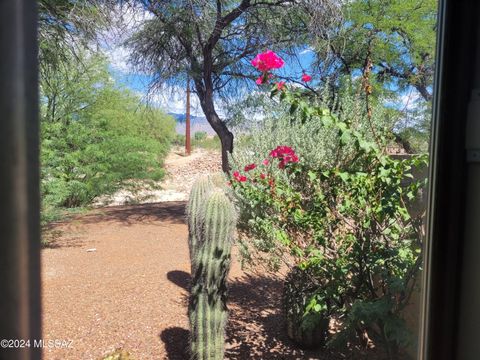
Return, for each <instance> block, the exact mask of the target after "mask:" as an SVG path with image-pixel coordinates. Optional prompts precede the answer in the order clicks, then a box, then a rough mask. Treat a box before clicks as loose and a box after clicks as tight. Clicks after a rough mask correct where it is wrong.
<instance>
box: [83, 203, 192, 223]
mask: <svg viewBox="0 0 480 360" xmlns="http://www.w3.org/2000/svg"><path fill="white" fill-rule="evenodd" d="M185 205H186V203H185V202H184V201H169V202H159V203H151V204H141V205H128V206H112V207H106V208H101V209H95V210H94V211H92V212H91V213H90V214H88V215H84V216H81V217H79V218H78V220H79V221H80V222H82V223H84V224H95V223H99V222H108V221H113V222H119V223H121V224H122V225H127V226H129V225H132V224H138V223H139V222H145V223H152V222H166V223H170V224H184V223H185Z"/></svg>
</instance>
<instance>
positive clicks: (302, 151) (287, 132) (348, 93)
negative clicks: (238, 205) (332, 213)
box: [232, 83, 397, 167]
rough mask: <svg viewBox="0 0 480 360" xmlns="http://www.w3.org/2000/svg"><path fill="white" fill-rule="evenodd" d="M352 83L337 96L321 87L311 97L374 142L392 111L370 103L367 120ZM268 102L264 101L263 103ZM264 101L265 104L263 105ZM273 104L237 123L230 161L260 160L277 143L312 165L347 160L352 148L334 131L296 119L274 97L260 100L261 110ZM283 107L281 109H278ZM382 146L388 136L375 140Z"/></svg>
mask: <svg viewBox="0 0 480 360" xmlns="http://www.w3.org/2000/svg"><path fill="white" fill-rule="evenodd" d="M356 86H357V85H356V84H353V83H348V84H347V85H345V88H344V89H343V90H342V91H341V93H340V95H337V96H334V95H333V94H332V92H331V91H330V90H329V87H328V86H325V87H324V89H323V91H321V93H320V94H319V96H318V97H316V98H315V99H314V102H315V104H316V106H318V107H319V108H322V109H332V108H333V109H335V110H334V113H335V116H336V117H337V118H338V119H339V121H342V122H345V123H348V124H349V126H350V127H351V128H354V129H355V130H357V131H359V132H360V133H361V134H363V135H364V137H365V139H366V140H369V141H375V135H374V134H380V133H382V134H383V133H385V130H389V129H392V127H393V126H394V124H395V122H396V121H397V117H396V114H395V113H394V112H392V111H391V109H388V108H386V107H384V106H382V105H381V102H377V103H375V104H374V105H373V108H374V109H373V111H372V117H371V119H369V120H368V121H367V119H366V116H365V114H364V111H363V110H364V107H363V105H362V102H361V99H360V98H359V96H358V95H355V93H356V90H357V89H356ZM267 102H268V103H267ZM266 103H267V104H266ZM272 103H277V104H276V106H275V108H276V111H275V112H267V113H265V114H264V115H265V116H264V118H262V119H261V120H257V121H255V122H251V123H249V124H246V123H245V122H244V123H242V126H238V127H237V128H236V130H237V141H236V142H235V148H234V154H233V156H232V162H233V163H234V164H238V166H241V165H242V164H246V163H248V162H260V161H261V160H263V159H262V156H264V154H266V153H267V152H268V151H270V150H271V149H273V148H275V147H276V146H277V145H278V144H282V145H287V146H290V147H292V148H294V149H295V151H296V153H297V154H298V155H299V156H300V157H301V158H302V159H304V160H305V161H307V162H308V163H310V164H312V166H323V167H327V166H334V165H335V164H337V163H339V162H342V161H348V159H349V158H350V157H351V156H352V154H353V153H354V151H355V148H354V147H353V146H352V144H350V143H348V144H344V145H342V146H340V139H339V137H338V136H337V133H338V131H337V130H336V129H334V128H331V127H325V126H324V125H323V124H322V123H321V122H318V121H297V120H299V119H295V118H292V114H290V111H289V107H287V106H286V103H285V102H283V101H280V102H279V100H278V98H277V97H274V98H273V99H271V100H264V102H263V104H264V106H263V111H265V110H266V111H269V110H270V108H271V107H272V106H273V105H272ZM280 109H283V111H279V110H280ZM378 140H380V141H382V142H384V143H383V144H382V146H386V143H385V142H387V143H391V141H392V140H391V139H389V138H384V139H378Z"/></svg>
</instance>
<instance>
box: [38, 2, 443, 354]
mask: <svg viewBox="0 0 480 360" xmlns="http://www.w3.org/2000/svg"><path fill="white" fill-rule="evenodd" d="M437 5H438V4H437V1H434V0H348V1H347V0H215V1H213V0H170V1H163V0H139V1H133V0H132V1H122V2H119V1H114V0H103V1H101V0H84V1H76V0H75V1H74V0H63V1H52V0H39V1H38V11H39V14H38V16H39V45H40V52H39V69H40V108H41V193H42V232H43V235H42V245H43V249H42V255H41V256H42V303H43V314H42V316H43V339H45V342H46V345H45V346H43V356H44V358H45V359H103V360H106V359H111V360H113V359H119V360H122V359H123V360H127V359H137V360H138V359H188V358H194V359H223V358H226V359H327V358H328V359H346V358H347V359H379V360H380V359H415V358H416V357H417V350H416V348H417V343H418V333H419V326H420V324H419V319H420V298H421V291H422V289H421V286H420V285H421V276H422V267H423V264H422V260H423V249H424V242H425V225H424V221H425V215H426V198H427V194H426V188H427V181H428V179H427V173H428V171H427V169H428V163H429V161H428V160H429V154H428V151H429V140H430V139H429V135H430V123H431V107H432V106H431V104H432V96H433V78H434V71H435V45H436V44H435V40H436V31H437ZM187 98H188V100H187ZM187 143H188V145H187ZM49 341H50V342H49Z"/></svg>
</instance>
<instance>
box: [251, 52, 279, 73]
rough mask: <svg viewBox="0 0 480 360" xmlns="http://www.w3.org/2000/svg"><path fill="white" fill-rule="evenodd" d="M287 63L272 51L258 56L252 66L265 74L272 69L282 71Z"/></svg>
mask: <svg viewBox="0 0 480 360" xmlns="http://www.w3.org/2000/svg"><path fill="white" fill-rule="evenodd" d="M284 64H285V62H284V61H283V60H282V58H280V57H279V56H278V55H277V54H275V53H274V52H273V51H271V50H267V51H265V52H264V53H261V54H258V55H257V56H256V57H255V59H253V60H252V65H253V66H254V67H255V68H256V69H257V70H259V71H261V72H263V73H265V72H268V71H270V70H272V69H280V68H281V67H282V66H283V65H284Z"/></svg>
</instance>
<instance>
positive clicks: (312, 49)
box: [300, 46, 315, 55]
mask: <svg viewBox="0 0 480 360" xmlns="http://www.w3.org/2000/svg"><path fill="white" fill-rule="evenodd" d="M314 51H315V49H314V48H313V47H312V46H309V47H307V48H306V49H305V50H302V51H300V55H305V54H308V53H312V52H314Z"/></svg>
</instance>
